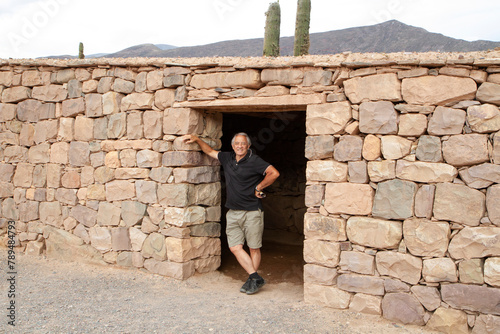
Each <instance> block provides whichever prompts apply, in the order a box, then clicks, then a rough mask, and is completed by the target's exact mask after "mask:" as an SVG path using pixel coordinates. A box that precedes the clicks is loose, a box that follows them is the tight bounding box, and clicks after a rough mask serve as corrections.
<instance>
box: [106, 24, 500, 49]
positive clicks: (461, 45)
mask: <svg viewBox="0 0 500 334" xmlns="http://www.w3.org/2000/svg"><path fill="white" fill-rule="evenodd" d="M293 40H294V38H293V36H291V37H282V38H280V48H281V56H291V55H293ZM263 43H264V39H263V38H254V39H245V40H230V41H223V42H217V43H212V44H206V45H199V46H189V47H175V46H171V45H167V44H156V45H155V44H140V45H136V46H132V47H129V48H127V49H124V50H121V51H119V52H116V53H111V54H107V55H106V56H105V57H110V58H113V57H119V58H127V57H167V58H176V57H214V56H232V57H258V56H261V55H262V46H263ZM310 43H311V46H310V48H309V53H310V54H314V55H321V54H336V53H342V52H346V51H350V52H361V53H366V52H385V53H389V52H403V51H406V52H427V51H441V52H470V51H483V50H491V49H494V48H497V47H500V42H492V41H484V40H479V41H473V42H469V41H465V40H462V39H455V38H451V37H447V36H444V35H442V34H438V33H431V32H428V31H427V30H425V29H423V28H418V27H413V26H410V25H407V24H404V23H402V22H399V21H396V20H391V21H387V22H383V23H379V24H375V25H371V26H364V27H356V28H348V29H341V30H333V31H327V32H321V33H312V34H310Z"/></svg>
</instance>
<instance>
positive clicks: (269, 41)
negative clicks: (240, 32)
mask: <svg viewBox="0 0 500 334" xmlns="http://www.w3.org/2000/svg"><path fill="white" fill-rule="evenodd" d="M280 24H281V9H280V4H279V0H278V1H276V2H273V3H271V4H269V9H268V10H267V12H266V30H265V34H264V50H263V52H262V53H263V55H264V56H268V57H278V56H279V55H280Z"/></svg>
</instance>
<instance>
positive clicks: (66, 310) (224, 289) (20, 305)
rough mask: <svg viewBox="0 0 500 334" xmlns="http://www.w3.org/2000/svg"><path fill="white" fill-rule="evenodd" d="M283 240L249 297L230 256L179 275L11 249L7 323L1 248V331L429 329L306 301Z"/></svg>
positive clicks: (296, 264)
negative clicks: (12, 314)
mask: <svg viewBox="0 0 500 334" xmlns="http://www.w3.org/2000/svg"><path fill="white" fill-rule="evenodd" d="M286 247H291V248H288V249H285V250H286V252H285V253H283V250H284V249H283V247H279V252H276V251H277V250H278V248H275V249H274V250H273V248H272V247H269V248H268V249H267V250H266V249H263V251H267V253H265V256H266V258H265V260H264V261H263V265H262V271H261V272H262V274H263V275H264V277H266V279H267V280H268V284H267V285H265V286H264V287H263V289H262V290H261V291H260V292H259V293H257V294H255V295H251V296H248V295H246V294H243V293H240V292H239V288H240V286H241V285H242V283H243V280H244V279H245V278H246V275H245V274H244V273H243V272H242V270H241V269H240V268H239V267H235V266H236V263H233V262H231V261H230V259H227V258H226V260H224V261H223V262H224V264H223V266H222V267H221V269H220V270H219V271H216V272H213V273H210V274H205V275H195V276H194V277H191V278H189V279H188V280H185V281H179V280H175V279H172V278H168V277H163V276H159V275H152V274H150V273H147V272H145V271H141V270H137V269H124V268H118V267H112V266H96V265H86V264H78V263H70V262H62V261H59V260H54V259H47V258H45V257H43V256H42V257H33V256H26V255H23V254H16V270H17V279H16V298H15V301H16V326H15V327H12V326H9V325H7V318H6V316H7V310H6V305H7V290H8V286H7V283H6V276H7V272H8V269H7V263H6V251H5V249H1V250H0V260H1V262H0V266H1V269H0V272H1V274H0V281H1V284H0V294H1V297H0V300H1V301H2V304H1V305H2V306H1V309H2V311H1V312H3V314H2V316H1V317H0V319H1V323H0V332H1V333H359V334H361V333H363V334H368V333H371V334H377V333H384V334H385V333H434V332H431V331H428V330H426V329H425V328H423V327H417V326H405V325H401V324H396V323H392V322H390V321H387V320H385V319H382V318H380V317H377V316H370V315H363V314H356V313H351V312H348V311H340V310H334V309H330V308H322V307H318V306H313V305H308V304H305V303H304V301H303V287H302V278H301V275H302V268H301V265H299V264H300V261H301V260H297V259H301V256H299V257H296V256H291V257H288V256H287V255H286V254H292V253H293V252H297V251H298V249H297V247H295V249H293V247H292V246H286ZM227 255H228V254H226V255H225V256H227ZM229 255H230V254H229ZM295 255H297V254H295ZM285 268H287V270H288V271H287V270H285ZM280 273H281V274H280Z"/></svg>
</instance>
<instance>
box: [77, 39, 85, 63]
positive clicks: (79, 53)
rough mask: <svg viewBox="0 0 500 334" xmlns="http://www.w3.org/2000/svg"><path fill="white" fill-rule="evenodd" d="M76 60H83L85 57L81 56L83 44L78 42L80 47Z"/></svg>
mask: <svg viewBox="0 0 500 334" xmlns="http://www.w3.org/2000/svg"><path fill="white" fill-rule="evenodd" d="M78 50H79V51H78V59H83V58H85V55H84V54H83V43H82V42H80V47H79V49H78Z"/></svg>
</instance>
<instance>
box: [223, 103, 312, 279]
mask: <svg viewBox="0 0 500 334" xmlns="http://www.w3.org/2000/svg"><path fill="white" fill-rule="evenodd" d="M222 132H223V137H222V150H223V151H231V150H232V148H231V139H232V137H233V135H234V134H236V133H238V132H246V133H247V134H248V135H249V136H250V138H251V140H252V146H251V149H253V150H254V152H255V153H257V154H258V155H259V156H260V157H262V158H263V159H264V160H265V161H267V162H269V163H271V164H272V165H273V166H275V167H276V168H277V169H278V170H279V172H280V177H279V178H278V180H277V181H276V182H275V183H274V184H273V185H272V186H270V187H269V188H267V189H266V190H265V192H266V193H267V197H266V198H265V199H264V200H263V205H264V220H265V229H264V238H263V239H264V240H263V246H262V262H261V266H260V268H259V273H260V274H261V275H262V276H263V277H264V278H265V279H266V280H268V282H269V283H280V282H290V283H296V284H302V283H303V266H304V261H303V240H304V234H303V224H304V213H305V212H306V207H305V203H304V194H305V183H306V177H305V169H306V158H305V154H304V150H305V138H306V131H305V112H296V111H294V112H272V113H271V112H254V113H224V114H223V123H222ZM221 182H222V194H221V195H222V217H221V224H222V234H221V242H222V261H221V267H220V269H219V270H220V271H221V272H223V273H224V274H225V275H228V276H231V277H233V278H235V279H242V280H244V279H246V275H247V274H246V273H245V271H244V270H243V269H242V268H241V267H240V265H239V264H238V262H237V261H236V259H235V258H234V256H233V254H232V253H231V252H230V250H229V248H228V245H227V240H226V235H225V227H226V221H225V214H226V212H227V210H226V209H225V208H224V203H225V197H226V193H225V180H224V175H223V173H222V180H221ZM246 249H247V251H248V248H246Z"/></svg>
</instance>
